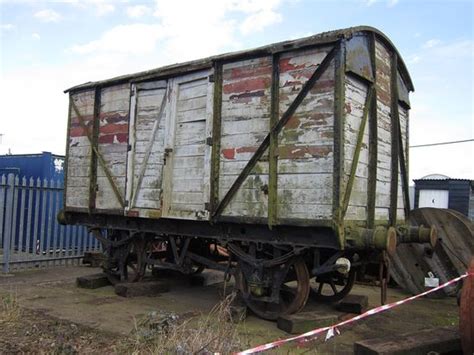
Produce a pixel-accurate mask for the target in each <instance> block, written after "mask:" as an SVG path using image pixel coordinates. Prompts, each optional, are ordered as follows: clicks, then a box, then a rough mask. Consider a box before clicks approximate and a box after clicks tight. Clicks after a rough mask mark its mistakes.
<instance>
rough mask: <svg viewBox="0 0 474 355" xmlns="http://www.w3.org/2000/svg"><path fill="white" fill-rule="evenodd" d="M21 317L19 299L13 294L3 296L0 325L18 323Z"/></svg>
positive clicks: (0, 307)
mask: <svg viewBox="0 0 474 355" xmlns="http://www.w3.org/2000/svg"><path fill="white" fill-rule="evenodd" d="M20 315H21V308H20V305H19V304H18V298H17V296H16V295H15V294H13V293H8V294H6V295H2V296H1V303H0V324H8V323H14V322H17V321H18V320H19V318H20Z"/></svg>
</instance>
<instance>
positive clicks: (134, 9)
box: [126, 5, 151, 18]
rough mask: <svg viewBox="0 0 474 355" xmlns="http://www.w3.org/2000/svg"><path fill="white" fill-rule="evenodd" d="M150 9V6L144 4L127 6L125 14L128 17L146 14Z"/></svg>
mask: <svg viewBox="0 0 474 355" xmlns="http://www.w3.org/2000/svg"><path fill="white" fill-rule="evenodd" d="M150 11H151V10H150V8H149V7H148V6H145V5H136V6H129V7H127V9H126V13H127V16H128V17H130V18H138V17H142V16H145V15H146V14H148V13H150Z"/></svg>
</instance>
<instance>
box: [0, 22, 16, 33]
mask: <svg viewBox="0 0 474 355" xmlns="http://www.w3.org/2000/svg"><path fill="white" fill-rule="evenodd" d="M14 28H15V25H13V24H11V23H5V24H2V25H0V29H1V30H2V31H11V30H13V29H14Z"/></svg>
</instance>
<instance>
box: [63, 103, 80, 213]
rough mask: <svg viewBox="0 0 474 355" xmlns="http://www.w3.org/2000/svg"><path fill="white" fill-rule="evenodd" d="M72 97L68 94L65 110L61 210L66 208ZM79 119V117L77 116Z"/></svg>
mask: <svg viewBox="0 0 474 355" xmlns="http://www.w3.org/2000/svg"><path fill="white" fill-rule="evenodd" d="M71 102H72V97H71V94H69V97H68V110H67V130H66V132H67V133H66V158H65V159H64V166H63V168H64V170H63V171H64V192H63V210H65V209H66V196H67V179H68V171H67V170H68V165H69V159H70V155H69V135H70V132H71V115H72V113H71V112H72V107H71ZM78 119H79V118H78Z"/></svg>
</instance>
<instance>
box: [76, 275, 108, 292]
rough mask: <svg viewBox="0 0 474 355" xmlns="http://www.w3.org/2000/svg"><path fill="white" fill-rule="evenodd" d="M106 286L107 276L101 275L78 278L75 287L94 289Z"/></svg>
mask: <svg viewBox="0 0 474 355" xmlns="http://www.w3.org/2000/svg"><path fill="white" fill-rule="evenodd" d="M108 285H110V282H109V280H108V278H107V275H105V274H103V273H100V274H93V275H86V276H80V277H78V278H77V279H76V286H77V287H80V288H87V289H96V288H100V287H104V286H108Z"/></svg>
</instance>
